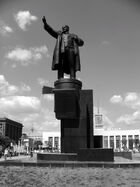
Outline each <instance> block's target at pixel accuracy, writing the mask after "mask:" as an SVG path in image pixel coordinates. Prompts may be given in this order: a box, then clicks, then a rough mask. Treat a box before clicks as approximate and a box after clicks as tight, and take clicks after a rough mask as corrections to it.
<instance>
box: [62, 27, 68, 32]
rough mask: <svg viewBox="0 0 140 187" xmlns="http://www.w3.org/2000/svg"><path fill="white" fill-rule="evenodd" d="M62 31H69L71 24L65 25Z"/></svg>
mask: <svg viewBox="0 0 140 187" xmlns="http://www.w3.org/2000/svg"><path fill="white" fill-rule="evenodd" d="M62 31H63V33H66V32H69V26H68V25H65V26H64V27H62Z"/></svg>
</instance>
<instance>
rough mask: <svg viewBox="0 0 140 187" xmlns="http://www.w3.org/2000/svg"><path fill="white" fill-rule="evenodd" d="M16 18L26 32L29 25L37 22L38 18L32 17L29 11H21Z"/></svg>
mask: <svg viewBox="0 0 140 187" xmlns="http://www.w3.org/2000/svg"><path fill="white" fill-rule="evenodd" d="M14 17H15V20H16V22H17V24H18V26H19V27H20V28H21V29H22V30H24V31H26V29H27V28H26V27H27V25H31V23H32V22H33V21H36V20H37V17H36V16H34V15H32V14H31V13H30V12H29V11H19V12H18V13H17V14H15V15H14Z"/></svg>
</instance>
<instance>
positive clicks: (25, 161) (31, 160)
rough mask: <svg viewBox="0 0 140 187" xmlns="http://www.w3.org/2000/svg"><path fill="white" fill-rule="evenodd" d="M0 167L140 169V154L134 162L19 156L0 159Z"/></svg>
mask: <svg viewBox="0 0 140 187" xmlns="http://www.w3.org/2000/svg"><path fill="white" fill-rule="evenodd" d="M0 166H35V167H36V166H39V167H140V153H136V154H133V156H132V160H129V159H125V158H122V157H114V162H91V161H90V162H88V161H84V162H79V161H38V160H37V155H36V154H34V155H33V157H30V155H19V156H13V157H11V158H10V157H7V159H6V160H5V159H4V157H2V158H0Z"/></svg>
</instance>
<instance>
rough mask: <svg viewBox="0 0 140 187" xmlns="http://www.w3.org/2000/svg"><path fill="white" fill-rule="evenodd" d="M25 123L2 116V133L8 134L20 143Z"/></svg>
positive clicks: (0, 123)
mask: <svg viewBox="0 0 140 187" xmlns="http://www.w3.org/2000/svg"><path fill="white" fill-rule="evenodd" d="M22 128H23V125H22V124H21V123H19V122H16V121H13V120H11V119H8V118H0V135H3V136H7V137H9V138H10V139H11V140H14V141H15V143H17V144H18V141H19V140H20V138H21V135H22Z"/></svg>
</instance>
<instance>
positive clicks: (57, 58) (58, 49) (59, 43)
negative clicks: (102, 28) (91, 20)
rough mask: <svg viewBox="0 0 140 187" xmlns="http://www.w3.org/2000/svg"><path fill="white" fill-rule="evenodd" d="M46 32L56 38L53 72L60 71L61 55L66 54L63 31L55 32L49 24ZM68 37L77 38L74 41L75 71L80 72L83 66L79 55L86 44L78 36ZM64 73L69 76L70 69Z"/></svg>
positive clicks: (46, 25)
mask: <svg viewBox="0 0 140 187" xmlns="http://www.w3.org/2000/svg"><path fill="white" fill-rule="evenodd" d="M44 28H45V30H46V31H47V32H48V33H49V34H50V35H51V36H53V37H54V38H56V39H57V40H56V45H55V48H54V53H53V60H52V70H58V69H59V65H60V64H61V63H62V61H61V54H62V53H64V52H65V48H64V42H63V39H62V31H55V30H53V29H52V28H51V27H50V26H49V25H48V24H47V23H46V24H45V26H44ZM68 37H72V38H76V40H74V53H75V71H80V69H81V66H80V55H79V47H78V46H82V45H83V44H84V42H83V40H82V39H80V38H78V36H77V35H75V34H70V33H69V36H68ZM63 71H64V73H67V74H69V69H68V68H65V69H63Z"/></svg>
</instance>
